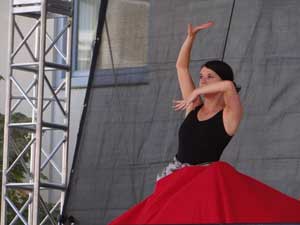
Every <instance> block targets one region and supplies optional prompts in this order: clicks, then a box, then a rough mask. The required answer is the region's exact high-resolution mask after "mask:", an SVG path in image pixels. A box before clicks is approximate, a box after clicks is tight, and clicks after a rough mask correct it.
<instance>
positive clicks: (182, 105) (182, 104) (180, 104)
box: [173, 90, 199, 111]
mask: <svg viewBox="0 0 300 225" xmlns="http://www.w3.org/2000/svg"><path fill="white" fill-rule="evenodd" d="M198 96H199V95H198V93H197V92H196V91H195V90H194V91H193V92H192V93H191V94H190V95H189V96H188V97H187V99H182V100H173V104H174V105H173V109H174V110H175V111H178V110H185V109H186V108H187V107H188V106H190V105H191V104H193V103H194V102H195V101H196V100H197V97H198Z"/></svg>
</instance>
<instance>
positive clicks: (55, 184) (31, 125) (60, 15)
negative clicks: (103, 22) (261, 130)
mask: <svg viewBox="0 0 300 225" xmlns="http://www.w3.org/2000/svg"><path fill="white" fill-rule="evenodd" d="M9 7H10V12H9V45H8V51H9V54H8V55H9V59H8V64H9V67H8V74H7V75H8V76H7V90H6V106H5V124H4V144H3V175H2V195H1V225H4V224H15V223H16V222H17V221H22V223H23V224H32V225H37V224H46V223H47V224H57V220H58V218H56V217H55V216H54V213H55V212H57V211H59V213H61V210H62V207H63V203H64V198H65V191H66V188H67V183H68V181H67V177H68V176H67V175H68V171H67V169H68V145H69V119H70V109H69V108H70V107H69V105H70V84H71V82H70V81H71V55H72V52H71V51H72V45H71V42H72V15H73V2H72V0H70V1H62V0H11V1H10V6H9ZM23 20H28V21H30V23H31V29H30V30H29V31H27V32H24V29H22V28H24V27H23V23H22V22H23ZM59 20H60V21H63V23H60V24H63V26H61V30H59V31H56V30H54V29H53V26H49V23H52V24H54V23H56V22H55V21H59ZM51 21H52V22H51ZM27 24H28V23H27ZM47 25H48V26H47ZM16 34H17V35H16ZM31 40H34V41H31ZM32 42H33V43H34V44H32ZM62 42H64V43H63V44H61V43H62ZM22 51H23V53H24V51H26V52H27V54H29V57H26V60H24V59H25V57H24V56H23V57H22V55H21V57H20V56H19V55H20V54H21V53H22ZM54 76H58V77H59V78H58V79H54V78H53V77H54ZM51 78H52V79H51ZM19 79H20V80H19ZM24 80H25V81H27V82H24ZM57 80H58V81H59V83H58V82H53V81H57ZM17 93H18V94H17ZM21 105H23V107H24V105H27V107H28V108H29V113H28V112H27V113H28V114H31V122H18V123H16V122H14V121H12V114H13V113H14V112H15V111H16V109H17V108H18V107H20V106H21ZM49 108H50V109H51V108H52V110H53V109H54V108H57V109H58V110H57V111H58V112H60V113H61V116H59V115H55V117H54V116H53V115H51V112H50V113H49V112H48V111H49ZM22 109H23V108H22ZM52 114H53V112H52ZM58 118H59V119H58ZM54 120H55V121H54ZM18 129H20V130H23V131H24V130H25V131H26V132H28V133H29V134H30V135H29V138H28V140H27V141H28V142H27V144H26V145H25V146H23V147H22V149H19V150H17V151H16V149H12V143H13V142H14V140H13V136H12V135H11V134H12V132H13V130H18ZM49 137H52V141H53V140H54V141H55V144H54V145H53V146H51V145H50V144H48V145H46V144H45V143H46V142H47V140H49ZM49 143H50V142H49ZM51 143H52V142H51ZM49 146H50V147H49ZM14 151H15V152H14ZM58 153H60V155H58ZM12 154H14V155H15V157H14V160H11V158H12V157H11V155H12ZM25 156H27V157H28V158H29V160H27V161H25V160H24V157H25ZM57 159H59V161H58V160H57ZM16 165H21V166H22V167H23V169H24V171H26V179H24V181H22V182H19V183H16V182H12V181H11V180H13V179H11V175H10V174H11V171H13V170H14V168H15V167H16ZM49 171H54V172H55V171H56V172H55V173H56V175H53V176H52V177H54V178H53V181H52V180H51V178H48V179H45V178H44V176H43V175H44V174H43V173H47V172H48V173H49ZM12 190H14V191H15V192H11V191H12ZM16 190H19V191H18V192H16ZM41 191H43V193H41ZM51 191H53V192H55V193H56V195H55V194H54V195H52V198H55V197H56V196H57V199H56V200H54V201H53V202H50V201H52V200H49V199H50V198H49V197H48V196H47V193H48V192H51ZM12 193H19V194H20V193H21V194H22V195H25V196H26V199H27V200H26V201H24V202H21V203H20V202H16V201H17V200H16V198H14V197H12ZM45 193H46V194H45ZM45 196H46V197H45ZM45 198H47V199H48V200H47V201H46V200H45ZM17 203H18V204H17ZM50 203H51V204H50ZM20 204H21V206H20ZM17 205H18V206H17ZM8 212H10V213H11V212H13V218H11V219H10V220H8Z"/></svg>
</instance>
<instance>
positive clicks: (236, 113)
mask: <svg viewBox="0 0 300 225" xmlns="http://www.w3.org/2000/svg"><path fill="white" fill-rule="evenodd" d="M213 24H214V23H213V22H208V23H205V24H202V25H199V26H196V27H192V25H190V24H189V25H188V32H187V37H186V40H185V41H184V43H183V45H182V47H181V49H180V52H179V56H178V59H177V63H176V68H177V73H178V80H179V85H180V89H181V93H182V98H183V99H182V100H176V101H174V106H173V107H174V110H176V111H178V110H185V112H186V113H185V119H184V121H183V122H182V124H181V126H180V129H179V146H178V152H177V154H176V155H175V156H174V158H173V161H171V162H170V163H169V165H168V166H167V167H165V168H164V169H163V170H162V171H161V172H159V173H158V175H157V178H156V181H157V182H156V186H155V190H154V192H153V193H152V194H151V195H149V196H148V197H146V198H145V199H144V200H143V201H141V202H140V203H138V204H136V205H135V206H133V207H131V208H130V209H129V210H127V211H126V212H125V213H123V214H122V215H121V216H119V217H118V218H116V219H115V220H113V221H112V222H111V223H110V225H117V224H203V223H206V224H207V223H300V213H299V212H300V201H299V200H297V199H294V198H291V197H289V196H287V195H285V194H284V193H282V192H279V191H278V190H275V189H274V188H272V187H270V186H268V185H266V184H264V183H262V182H260V181H258V180H256V179H254V178H252V177H250V176H247V175H245V174H242V173H240V172H239V171H237V170H236V169H235V168H234V167H233V166H231V165H230V164H229V163H227V162H224V161H220V157H221V155H222V152H223V150H224V149H225V147H226V146H227V145H228V143H229V142H230V140H231V139H232V137H233V136H234V135H235V134H236V132H237V131H238V127H239V124H240V122H241V120H242V118H243V111H244V110H243V106H242V103H241V100H240V97H239V94H238V92H239V90H240V88H239V87H238V86H237V85H236V83H235V81H234V75H233V71H232V69H231V67H230V66H229V65H228V64H227V63H225V62H223V61H220V60H212V61H208V62H206V63H204V64H203V65H202V66H201V68H200V72H199V78H200V81H199V85H198V87H197V88H196V86H195V84H194V83H193V80H192V77H191V75H190V72H189V61H190V52H191V48H192V44H193V41H194V39H195V37H196V35H197V33H198V32H199V31H201V30H203V29H207V28H209V27H211V26H213ZM200 96H201V97H202V98H201V97H200Z"/></svg>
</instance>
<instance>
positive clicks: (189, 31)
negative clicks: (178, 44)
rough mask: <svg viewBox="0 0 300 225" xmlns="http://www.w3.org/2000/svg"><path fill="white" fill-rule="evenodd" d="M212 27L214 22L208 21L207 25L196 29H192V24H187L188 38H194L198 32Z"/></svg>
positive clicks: (204, 24)
mask: <svg viewBox="0 0 300 225" xmlns="http://www.w3.org/2000/svg"><path fill="white" fill-rule="evenodd" d="M213 25H214V22H212V21H209V22H207V23H203V24H201V25H198V26H196V27H193V26H192V24H190V23H189V24H188V36H189V37H195V36H196V34H197V33H198V31H200V30H204V29H206V28H209V27H211V26H213Z"/></svg>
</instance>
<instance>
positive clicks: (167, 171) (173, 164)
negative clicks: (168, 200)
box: [156, 156, 213, 181]
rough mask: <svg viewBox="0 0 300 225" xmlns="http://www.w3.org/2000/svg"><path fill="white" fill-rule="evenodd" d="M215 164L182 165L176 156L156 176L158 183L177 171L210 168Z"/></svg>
mask: <svg viewBox="0 0 300 225" xmlns="http://www.w3.org/2000/svg"><path fill="white" fill-rule="evenodd" d="M211 163H213V162H204V163H199V164H196V165H193V164H189V163H182V162H180V161H178V160H177V158H176V156H174V158H173V161H171V162H170V163H169V164H168V165H167V166H166V167H165V168H163V170H161V171H160V172H159V173H158V174H157V176H156V181H158V180H160V179H161V178H163V177H165V176H167V175H169V174H171V173H173V172H174V171H175V170H178V169H181V168H183V167H186V166H208V165H210V164H211Z"/></svg>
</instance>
